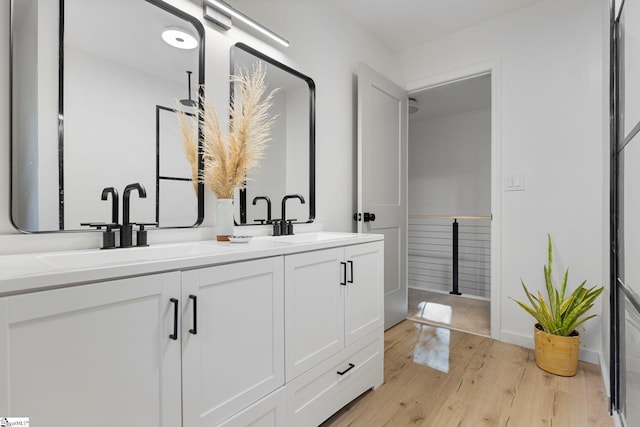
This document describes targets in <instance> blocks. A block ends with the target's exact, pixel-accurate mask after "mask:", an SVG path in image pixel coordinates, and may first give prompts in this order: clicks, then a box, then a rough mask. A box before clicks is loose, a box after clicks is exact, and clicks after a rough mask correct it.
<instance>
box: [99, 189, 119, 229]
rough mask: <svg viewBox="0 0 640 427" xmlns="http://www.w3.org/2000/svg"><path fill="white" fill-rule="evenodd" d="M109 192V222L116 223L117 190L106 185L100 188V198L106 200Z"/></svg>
mask: <svg viewBox="0 0 640 427" xmlns="http://www.w3.org/2000/svg"><path fill="white" fill-rule="evenodd" d="M109 194H111V223H112V224H118V190H116V189H115V188H113V187H107V188H105V189H103V190H102V200H107V197H108V196H109Z"/></svg>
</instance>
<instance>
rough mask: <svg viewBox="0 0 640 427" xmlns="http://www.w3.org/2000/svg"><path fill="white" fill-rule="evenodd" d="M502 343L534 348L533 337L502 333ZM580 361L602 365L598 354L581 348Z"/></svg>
mask: <svg viewBox="0 0 640 427" xmlns="http://www.w3.org/2000/svg"><path fill="white" fill-rule="evenodd" d="M500 341H504V342H506V343H509V344H515V345H519V346H521V347H527V348H531V349H532V348H533V337H531V336H528V335H522V334H515V333H513V332H505V331H502V332H501V333H500ZM578 359H580V360H581V361H583V362H588V363H594V364H596V365H598V364H600V360H599V357H598V352H597V351H593V350H589V349H585V348H581V349H580V354H579V355H578Z"/></svg>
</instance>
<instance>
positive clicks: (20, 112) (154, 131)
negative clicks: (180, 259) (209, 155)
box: [11, 0, 204, 232]
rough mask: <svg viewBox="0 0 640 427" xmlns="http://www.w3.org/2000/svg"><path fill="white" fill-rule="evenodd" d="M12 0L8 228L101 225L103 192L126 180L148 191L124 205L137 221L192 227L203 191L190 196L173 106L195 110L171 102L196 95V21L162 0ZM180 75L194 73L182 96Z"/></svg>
mask: <svg viewBox="0 0 640 427" xmlns="http://www.w3.org/2000/svg"><path fill="white" fill-rule="evenodd" d="M12 3H13V4H12V11H11V13H12V20H11V21H12V28H11V31H12V49H11V52H12V57H11V66H12V73H11V75H12V85H11V92H12V93H11V98H12V109H11V113H12V143H11V157H12V159H11V168H12V173H11V180H12V183H11V215H12V222H13V224H14V225H15V226H16V228H18V229H20V230H22V231H26V232H47V231H61V230H65V231H66V230H78V229H81V227H80V223H81V222H84V221H87V220H96V221H105V222H108V221H111V219H112V218H111V210H110V209H109V208H108V206H107V204H106V203H103V202H101V201H100V195H101V191H102V189H103V188H107V187H113V188H117V189H120V190H121V191H122V189H124V187H125V186H126V185H127V184H128V183H131V182H139V183H141V184H143V185H144V186H145V187H146V189H147V192H148V197H147V198H146V199H144V200H140V203H136V206H135V215H136V218H138V219H139V220H140V221H143V222H158V223H159V224H160V227H163V228H164V227H192V226H194V225H198V224H199V223H200V222H201V221H202V219H203V217H204V196H203V194H204V192H203V191H202V190H200V191H198V192H194V191H193V184H192V183H191V181H190V176H191V174H190V170H189V165H188V163H187V161H186V160H185V157H184V155H183V153H182V142H181V139H180V135H179V130H178V121H177V117H176V108H180V109H184V111H186V112H188V113H189V114H196V113H197V111H198V108H200V107H201V106H200V105H199V104H197V105H193V104H192V105H193V106H192V105H185V104H179V101H178V100H180V99H184V98H185V95H188V96H187V97H186V99H187V100H188V99H195V100H198V98H199V93H196V91H198V92H199V91H200V90H199V89H198V88H200V87H201V85H203V84H204V28H203V27H202V24H201V23H200V22H199V20H198V19H196V18H194V17H192V16H190V15H188V14H186V13H185V12H183V11H181V10H179V9H177V8H175V7H173V6H171V5H169V4H168V3H166V2H164V1H162V0H110V1H102V0H65V1H64V3H63V10H60V8H59V6H60V4H61V3H62V2H60V1H59V0H21V1H14V2H12ZM36 17H39V18H38V19H36ZM114 22H117V23H118V25H117V29H118V31H114ZM62 23H64V25H62ZM167 28H179V29H181V30H182V31H184V33H185V34H187V35H190V36H191V37H192V38H193V40H195V47H194V46H193V42H191V48H186V49H185V48H184V47H188V46H186V45H185V46H182V48H176V47H173V46H170V45H169V44H167V43H166V42H165V41H163V39H162V37H161V35H162V33H163V31H164V30H165V29H167ZM36 35H37V36H38V37H36ZM176 37H178V36H176ZM178 38H180V39H182V40H183V41H185V42H186V41H188V40H187V38H188V37H187V36H184V37H183V36H180V37H178ZM176 40H177V39H176ZM60 46H61V47H62V49H61V50H60V51H61V52H62V54H61V56H59V55H58V53H59V47H60ZM34 64H37V65H38V66H37V67H36V66H34ZM59 70H60V71H59ZM185 71H192V73H193V74H192V76H191V77H192V78H193V83H194V84H193V92H192V91H191V90H189V93H188V94H185V83H187V86H188V83H189V82H188V79H185ZM185 80H187V81H185ZM187 89H189V88H188V87H187Z"/></svg>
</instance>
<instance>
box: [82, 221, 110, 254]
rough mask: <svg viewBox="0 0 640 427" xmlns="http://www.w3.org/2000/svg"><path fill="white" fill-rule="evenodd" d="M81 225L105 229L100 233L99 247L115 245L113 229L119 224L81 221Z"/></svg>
mask: <svg viewBox="0 0 640 427" xmlns="http://www.w3.org/2000/svg"><path fill="white" fill-rule="evenodd" d="M80 225H81V226H83V227H91V228H95V229H96V230H102V229H103V228H104V229H105V231H104V232H103V233H102V248H101V249H113V248H115V247H116V233H115V231H114V230H117V229H118V228H120V224H115V223H106V222H81V223H80Z"/></svg>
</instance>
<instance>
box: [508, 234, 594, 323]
mask: <svg viewBox="0 0 640 427" xmlns="http://www.w3.org/2000/svg"><path fill="white" fill-rule="evenodd" d="M552 267H553V249H552V242H551V235H548V262H547V265H545V266H544V280H545V288H546V291H547V298H548V299H547V300H545V298H544V296H543V295H542V293H541V292H540V291H538V292H537V295H534V294H533V293H532V292H530V291H529V289H528V288H527V286H526V285H525V283H524V281H523V280H520V282H521V283H522V288H523V290H524V293H525V295H526V296H527V299H528V300H529V302H530V303H531V305H530V306H529V305H527V304H525V303H523V302H521V301H517V300H515V299H514V301H515V302H516V303H518V305H519V306H520V307H522V309H523V310H525V311H526V312H527V313H529V314H530V315H531V316H533V317H534V318H535V319H536V321H537V322H538V323H539V324H540V326H542V328H543V329H544V331H545V332H548V333H550V334H555V335H563V336H568V335H571V333H572V332H573V331H574V330H575V328H576V327H577V326H579V325H581V324H582V323H584V322H585V321H587V320H589V319H591V318H593V317H595V316H596V315H595V314H592V315H589V316H586V313H587V312H588V311H589V310H590V309H591V308H593V305H594V302H595V300H596V299H597V298H598V296H600V294H601V293H602V292H603V291H604V288H603V287H602V286H600V287H596V286H594V287H591V288H588V289H587V288H585V286H586V283H587V282H586V280H585V281H583V282H582V283H581V284H580V285H578V287H577V288H576V289H575V290H574V291H573V292H572V293H571V295H569V296H567V297H566V298H565V293H566V289H567V283H568V281H569V269H568V268H567V270H566V271H565V273H564V275H563V277H562V283H561V285H560V289H558V288H557V287H556V286H555V285H554V283H553V277H552V273H553V270H552ZM512 299H513V298H512Z"/></svg>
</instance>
